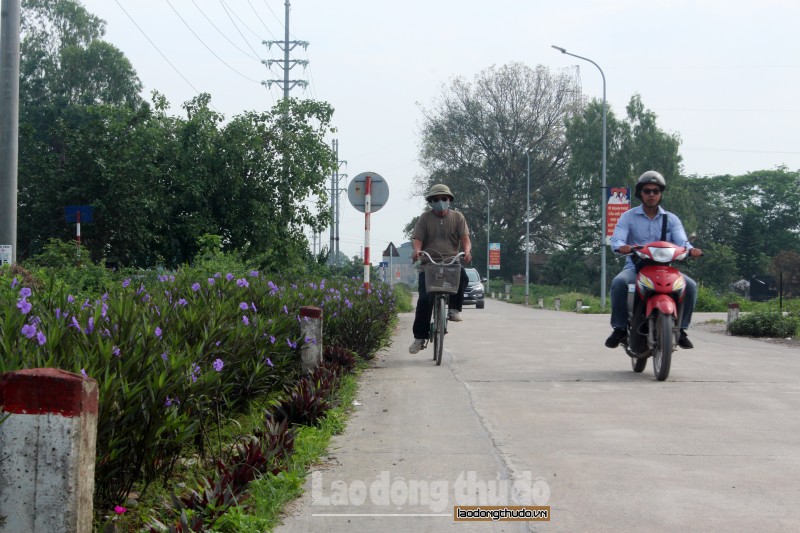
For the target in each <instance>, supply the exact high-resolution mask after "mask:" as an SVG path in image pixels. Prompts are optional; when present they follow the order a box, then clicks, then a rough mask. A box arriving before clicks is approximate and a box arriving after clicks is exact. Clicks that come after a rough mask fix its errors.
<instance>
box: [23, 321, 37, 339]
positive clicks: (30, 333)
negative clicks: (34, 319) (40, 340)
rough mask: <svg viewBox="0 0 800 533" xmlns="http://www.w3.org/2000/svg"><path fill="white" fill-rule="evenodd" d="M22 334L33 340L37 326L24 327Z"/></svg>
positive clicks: (28, 325)
mask: <svg viewBox="0 0 800 533" xmlns="http://www.w3.org/2000/svg"><path fill="white" fill-rule="evenodd" d="M22 334H23V335H25V336H26V337H28V338H29V339H32V338H34V337H35V336H36V326H32V325H30V324H25V325H24V326H22Z"/></svg>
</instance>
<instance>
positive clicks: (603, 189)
mask: <svg viewBox="0 0 800 533" xmlns="http://www.w3.org/2000/svg"><path fill="white" fill-rule="evenodd" d="M551 47H552V48H555V49H556V50H558V51H559V52H561V53H562V54H566V55H568V56H572V57H577V58H578V59H583V60H584V61H588V62H589V63H591V64H592V65H594V66H595V67H597V70H599V71H600V76H602V78H603V184H602V186H601V189H600V190H601V194H602V201H601V204H600V205H601V206H602V217H603V218H602V220H603V222H602V224H601V225H602V227H601V228H600V232H601V233H600V245H601V246H600V258H601V259H600V262H601V266H600V307H602V308H603V309H605V308H606V201H607V198H606V75H605V74H603V69H601V68H600V65H598V64H597V63H595V62H594V61H592V60H591V59H589V58H588V57H583V56H579V55H577V54H571V53H570V52H567V49H566V48H561V47H560V46H556V45H551Z"/></svg>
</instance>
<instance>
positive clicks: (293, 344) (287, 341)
mask: <svg viewBox="0 0 800 533" xmlns="http://www.w3.org/2000/svg"><path fill="white" fill-rule="evenodd" d="M286 344H288V345H289V348H297V343H296V342H292V340H291V339H288V338H287V339H286Z"/></svg>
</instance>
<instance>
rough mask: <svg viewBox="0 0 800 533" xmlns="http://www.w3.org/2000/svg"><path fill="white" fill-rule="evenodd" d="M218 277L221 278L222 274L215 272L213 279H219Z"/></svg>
mask: <svg viewBox="0 0 800 533" xmlns="http://www.w3.org/2000/svg"><path fill="white" fill-rule="evenodd" d="M220 276H222V273H220V272H217V273H216V274H214V277H215V278H218V277H220Z"/></svg>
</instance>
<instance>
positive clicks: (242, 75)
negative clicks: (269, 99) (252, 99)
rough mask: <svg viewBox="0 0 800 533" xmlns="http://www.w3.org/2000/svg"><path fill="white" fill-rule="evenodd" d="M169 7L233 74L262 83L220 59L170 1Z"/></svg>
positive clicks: (168, 1) (168, 0)
mask: <svg viewBox="0 0 800 533" xmlns="http://www.w3.org/2000/svg"><path fill="white" fill-rule="evenodd" d="M167 5H169V7H170V8H172V11H174V12H175V14H176V15H178V18H179V19H181V22H183V23H184V25H185V26H186V27H187V28H189V31H191V32H192V34H193V35H194V36H195V37H196V38H197V40H198V41H200V43H201V44H202V45H203V46H205V47H206V49H207V50H208V51H209V52H211V54H212V55H213V56H214V57H216V58H217V59H218V60H219V61H220V63H222V64H223V65H225V66H226V67H228V68H229V69H231V70H232V71H233V72H235V73H236V74H238V75H239V76H241V77H242V78H244V79H246V80H248V81H252V82H253V83H260V82H259V81H257V80H254V79H253V78H250V77H248V76H246V75H244V74H242V73H241V72H239V71H238V70H236V69H235V68H233V67H232V66H230V65H229V64H228V63H227V62H225V60H224V59H222V58H221V57H219V56H218V55H217V53H216V52H214V50H212V49H211V48H210V47H209V46H208V45H207V44H206V43H205V42H204V41H203V39H201V38H200V36H199V35H197V32H195V31H194V30H193V29H192V27H191V26H189V24H188V23H187V22H186V21H185V20H184V19H183V17H182V16H181V14H180V13H178V10H177V9H175V7H174V6H173V5H172V3H171V2H170V0H167Z"/></svg>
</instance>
